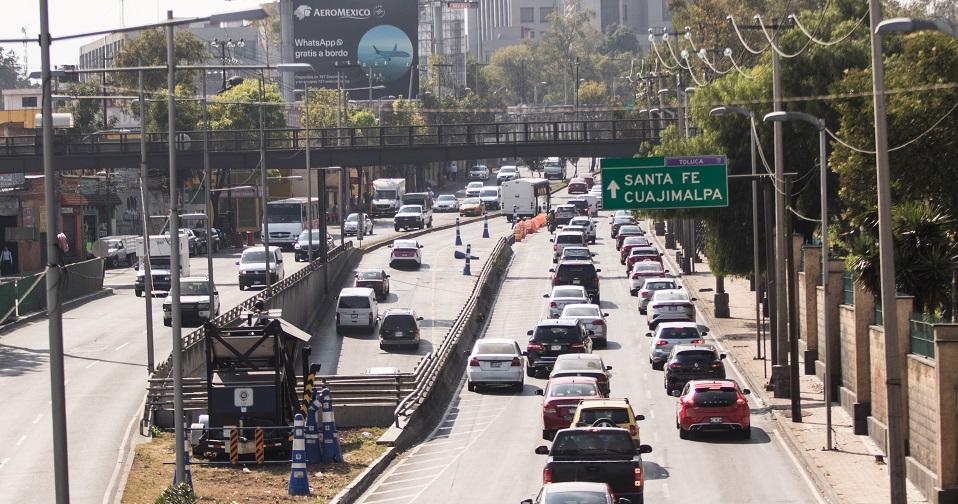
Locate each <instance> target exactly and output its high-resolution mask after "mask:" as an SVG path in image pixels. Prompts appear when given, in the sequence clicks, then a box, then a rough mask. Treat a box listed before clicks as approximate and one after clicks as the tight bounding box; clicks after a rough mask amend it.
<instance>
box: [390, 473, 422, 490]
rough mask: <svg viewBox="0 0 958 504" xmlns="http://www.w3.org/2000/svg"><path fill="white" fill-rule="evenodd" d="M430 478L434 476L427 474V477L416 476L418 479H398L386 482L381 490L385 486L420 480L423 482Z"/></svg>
mask: <svg viewBox="0 0 958 504" xmlns="http://www.w3.org/2000/svg"><path fill="white" fill-rule="evenodd" d="M428 478H432V474H427V475H425V476H416V477H414V478H405V479H397V480H390V481H386V482H384V483H383V484H382V485H380V486H379V488H382V487H384V486H386V485H394V484H396V483H406V482H409V481H419V480H421V479H428Z"/></svg>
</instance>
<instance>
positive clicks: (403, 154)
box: [0, 119, 662, 174]
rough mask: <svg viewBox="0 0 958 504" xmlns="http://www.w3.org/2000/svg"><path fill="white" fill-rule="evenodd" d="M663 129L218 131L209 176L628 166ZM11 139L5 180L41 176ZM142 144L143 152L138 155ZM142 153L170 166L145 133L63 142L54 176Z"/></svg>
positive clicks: (616, 122) (185, 162) (500, 126)
mask: <svg viewBox="0 0 958 504" xmlns="http://www.w3.org/2000/svg"><path fill="white" fill-rule="evenodd" d="M661 128H662V124H661V122H660V121H657V120H649V119H600V120H592V119H590V120H562V121H525V122H496V123H469V124H448V125H442V124H440V125H429V126H418V125H404V126H373V127H356V128H353V127H350V128H324V129H314V130H310V131H309V136H308V138H307V135H306V131H305V130H304V129H301V128H287V129H272V130H265V131H263V132H262V141H261V132H260V131H259V130H230V131H211V132H210V133H209V139H208V152H209V159H210V166H211V167H213V168H214V169H219V168H223V169H237V170H251V169H255V168H256V167H257V166H258V165H259V159H260V150H261V148H262V149H264V150H265V154H266V166H267V167H269V168H277V169H289V168H303V167H305V166H306V160H305V152H306V148H307V146H308V148H309V149H310V156H311V160H310V161H311V164H312V166H314V167H324V166H378V165H385V164H414V163H426V162H433V161H453V160H464V159H490V158H507V157H548V156H563V157H628V156H632V155H634V154H635V153H636V152H638V149H639V145H640V144H641V143H643V142H657V141H658V137H659V131H660V130H661ZM37 133H38V134H36V135H27V136H10V137H5V138H4V139H3V144H2V145H0V173H25V174H29V173H41V172H42V171H43V156H42V137H41V135H40V134H39V131H38V132H37ZM141 141H142V143H143V145H141ZM174 142H175V143H176V147H177V151H178V156H177V166H178V167H179V168H180V169H183V170H191V169H199V168H202V167H203V153H204V148H203V132H202V131H183V132H179V133H177V134H176V136H175V137H174ZM141 148H143V149H145V151H146V160H147V163H148V165H149V166H150V167H151V168H153V169H158V168H162V167H164V166H168V164H167V163H168V158H169V155H168V149H169V148H168V135H167V134H165V133H148V134H146V136H145V138H141V135H140V134H139V133H138V132H130V133H124V132H116V131H111V132H105V133H93V134H76V133H70V132H59V131H58V132H57V133H56V135H55V139H54V153H55V160H54V168H55V169H57V170H101V169H110V168H134V167H137V166H139V164H140V152H141Z"/></svg>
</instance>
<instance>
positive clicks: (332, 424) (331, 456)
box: [319, 387, 343, 462]
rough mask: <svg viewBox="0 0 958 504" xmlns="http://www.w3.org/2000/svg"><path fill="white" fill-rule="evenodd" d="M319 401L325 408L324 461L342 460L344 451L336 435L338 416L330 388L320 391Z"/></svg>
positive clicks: (323, 408)
mask: <svg viewBox="0 0 958 504" xmlns="http://www.w3.org/2000/svg"><path fill="white" fill-rule="evenodd" d="M319 402H320V403H321V404H322V410H323V456H322V460H323V462H342V461H343V453H342V452H341V451H340V449H339V439H338V438H337V437H336V417H335V415H333V394H332V391H330V390H329V388H328V387H327V388H324V389H323V390H322V391H321V392H320V393H319Z"/></svg>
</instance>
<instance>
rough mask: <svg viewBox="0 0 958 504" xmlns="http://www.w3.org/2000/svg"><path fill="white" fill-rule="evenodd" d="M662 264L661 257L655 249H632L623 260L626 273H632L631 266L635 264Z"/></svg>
mask: <svg viewBox="0 0 958 504" xmlns="http://www.w3.org/2000/svg"><path fill="white" fill-rule="evenodd" d="M646 261H652V262H658V263H661V262H662V255H661V254H659V251H658V250H656V249H655V247H632V250H631V251H629V255H628V257H626V258H625V270H626V272H629V271H632V265H633V264H635V263H637V262H646Z"/></svg>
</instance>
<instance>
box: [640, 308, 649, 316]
mask: <svg viewBox="0 0 958 504" xmlns="http://www.w3.org/2000/svg"><path fill="white" fill-rule="evenodd" d="M648 312H649V311H648V310H646V309H645V308H639V313H641V314H642V315H645V314H647V313H648Z"/></svg>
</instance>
